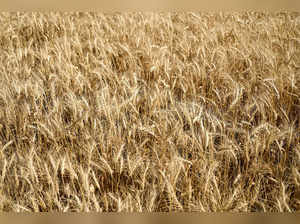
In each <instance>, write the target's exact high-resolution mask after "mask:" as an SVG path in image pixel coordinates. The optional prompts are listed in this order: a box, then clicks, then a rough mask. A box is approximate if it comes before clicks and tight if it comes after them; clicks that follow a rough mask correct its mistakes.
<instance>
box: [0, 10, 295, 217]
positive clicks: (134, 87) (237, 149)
mask: <svg viewBox="0 0 300 224" xmlns="http://www.w3.org/2000/svg"><path fill="white" fill-rule="evenodd" d="M0 20H1V27H0V69H1V70H0V107H1V110H0V210H1V211H16V212H20V211H32V212H40V211H98V212H106V211H128V212H134V211H138V212H143V211H151V212H155V211H202V212H208V211H245V212H251V211H286V212H294V211H299V210H300V123H299V122H300V13H293V12H278V13H264V12H243V13H196V12H193V13H188V12H186V13H112V14H104V13H1V14H0Z"/></svg>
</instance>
